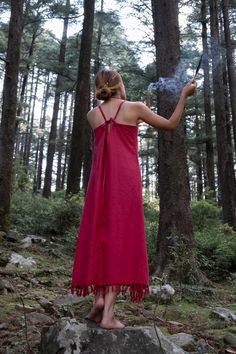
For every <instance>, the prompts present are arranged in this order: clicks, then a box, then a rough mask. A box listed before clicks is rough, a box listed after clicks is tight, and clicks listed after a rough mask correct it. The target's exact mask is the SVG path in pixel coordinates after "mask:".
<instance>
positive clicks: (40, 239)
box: [28, 235, 47, 245]
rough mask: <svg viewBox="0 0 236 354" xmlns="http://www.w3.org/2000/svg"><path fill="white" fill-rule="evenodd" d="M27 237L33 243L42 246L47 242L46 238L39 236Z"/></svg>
mask: <svg viewBox="0 0 236 354" xmlns="http://www.w3.org/2000/svg"><path fill="white" fill-rule="evenodd" d="M28 237H30V238H31V240H32V242H33V243H41V244H42V245H44V244H45V243H46V242H47V240H46V238H44V237H41V236H36V235H28Z"/></svg>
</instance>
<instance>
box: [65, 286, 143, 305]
mask: <svg viewBox="0 0 236 354" xmlns="http://www.w3.org/2000/svg"><path fill="white" fill-rule="evenodd" d="M127 290H129V294H130V301H132V302H141V301H142V299H143V297H145V296H146V295H149V286H148V285H147V284H128V285H122V284H110V285H94V284H91V285H81V286H79V285H78V286H76V287H73V286H72V287H71V294H76V295H77V296H87V295H89V294H91V293H93V294H94V295H97V294H98V293H99V292H102V294H103V296H104V295H105V294H107V293H108V292H109V291H116V292H117V293H118V294H119V293H121V294H125V293H126V291H127Z"/></svg>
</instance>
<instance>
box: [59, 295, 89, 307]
mask: <svg viewBox="0 0 236 354" xmlns="http://www.w3.org/2000/svg"><path fill="white" fill-rule="evenodd" d="M83 301H84V299H83V298H82V297H79V296H76V295H72V294H68V295H64V296H60V297H57V298H56V299H54V300H53V303H54V304H55V305H58V306H66V305H74V304H79V303H81V302H83Z"/></svg>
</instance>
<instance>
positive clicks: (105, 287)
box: [71, 102, 149, 302]
mask: <svg viewBox="0 0 236 354" xmlns="http://www.w3.org/2000/svg"><path fill="white" fill-rule="evenodd" d="M122 103H123V102H122ZM120 107H121V105H120ZM120 107H119V108H118V111H117V114H116V115H115V117H114V118H110V119H109V120H106V117H105V115H104V113H103V111H102V110H101V108H100V110H101V112H102V114H103V118H104V120H105V121H104V123H103V124H101V125H100V126H98V127H97V128H95V129H94V151H93V161H92V166H91V172H90V178H89V183H88V188H87V192H86V198H85V204H84V209H83V214H82V219H81V224H80V229H79V232H78V237H77V243H76V250H75V256H74V266H73V272H72V284H71V292H72V293H76V294H77V295H78V296H86V295H88V294H89V293H94V294H95V295H96V294H97V292H98V291H103V293H104V294H105V293H106V292H107V291H109V289H113V290H115V291H117V293H125V292H126V291H129V294H130V300H131V301H138V302H139V301H141V300H142V298H143V297H144V296H146V295H148V294H149V276H148V258H147V247H146V235H145V226H144V210H143V205H142V183H141V174H140V167H139V162H138V139H137V136H138V134H137V133H138V127H137V126H135V125H128V124H122V123H117V122H116V117H117V115H118V112H119V110H120Z"/></svg>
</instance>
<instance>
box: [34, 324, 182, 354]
mask: <svg viewBox="0 0 236 354" xmlns="http://www.w3.org/2000/svg"><path fill="white" fill-rule="evenodd" d="M156 330H157V334H158V337H157V334H156V332H155V329H154V327H126V328H124V329H116V330H105V329H102V328H99V327H88V326H87V324H84V323H78V322H77V321H76V320H75V319H68V318H64V319H61V320H60V321H59V322H58V323H56V324H54V325H53V326H50V327H45V328H43V331H42V334H41V343H40V353H41V354H56V353H61V354H62V353H63V354H71V353H73V354H79V353H84V354H93V353H94V354H97V353H99V354H110V353H112V354H153V353H155V354H184V353H186V352H185V351H184V350H182V349H181V348H179V347H177V346H176V345H175V344H174V343H172V342H171V341H169V340H168V339H167V338H166V337H165V336H164V335H163V334H162V332H161V331H160V330H159V329H158V328H156Z"/></svg>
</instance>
